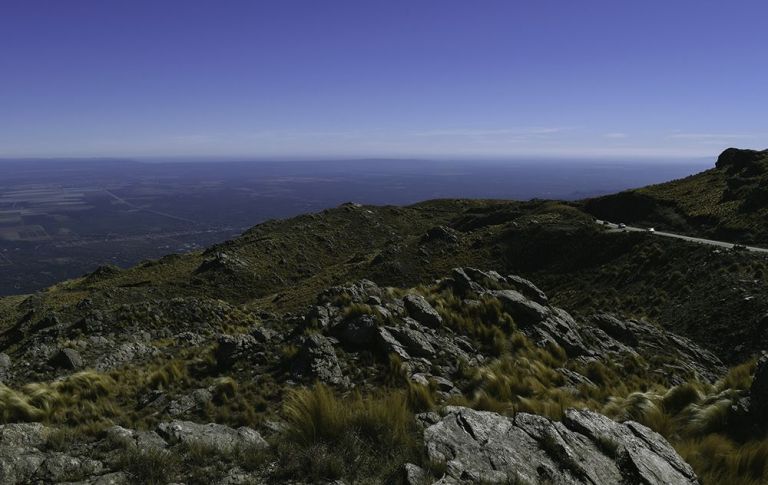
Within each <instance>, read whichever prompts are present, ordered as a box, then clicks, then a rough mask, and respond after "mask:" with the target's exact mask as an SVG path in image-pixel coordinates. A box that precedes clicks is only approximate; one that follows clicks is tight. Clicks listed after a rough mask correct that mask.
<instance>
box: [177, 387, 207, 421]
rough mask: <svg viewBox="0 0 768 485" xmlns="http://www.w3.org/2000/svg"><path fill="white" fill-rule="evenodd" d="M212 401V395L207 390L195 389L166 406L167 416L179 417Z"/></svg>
mask: <svg viewBox="0 0 768 485" xmlns="http://www.w3.org/2000/svg"><path fill="white" fill-rule="evenodd" d="M211 400H213V394H212V393H211V391H210V390H208V389H195V390H194V391H192V393H190V394H187V395H186V396H182V397H181V398H180V399H177V400H175V401H171V403H170V404H168V408H167V411H168V415H170V416H180V415H182V414H185V413H188V412H190V411H193V410H195V409H198V408H200V407H202V406H204V405H205V404H206V403H208V402H211Z"/></svg>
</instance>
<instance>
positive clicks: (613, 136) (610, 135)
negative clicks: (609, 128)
mask: <svg viewBox="0 0 768 485" xmlns="http://www.w3.org/2000/svg"><path fill="white" fill-rule="evenodd" d="M626 137H627V134H626V133H605V134H604V135H603V138H610V139H613V140H619V139H622V138H626Z"/></svg>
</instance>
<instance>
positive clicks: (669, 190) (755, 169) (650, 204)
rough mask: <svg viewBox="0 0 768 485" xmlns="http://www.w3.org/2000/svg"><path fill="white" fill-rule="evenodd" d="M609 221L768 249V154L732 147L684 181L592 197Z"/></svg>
mask: <svg viewBox="0 0 768 485" xmlns="http://www.w3.org/2000/svg"><path fill="white" fill-rule="evenodd" d="M583 207H584V209H585V210H586V211H587V212H589V213H590V214H593V215H595V216H596V217H599V218H604V219H608V220H611V221H617V222H618V221H623V222H626V223H628V224H629V223H632V224H638V225H644V226H656V227H659V228H664V229H668V230H670V231H677V232H681V233H686V234H696V235H700V236H704V237H710V238H713V239H721V240H726V241H739V242H744V243H749V244H756V245H763V246H765V245H768V226H767V225H766V224H765V221H766V220H768V150H764V151H755V150H741V149H737V148H729V149H727V150H725V151H724V152H723V153H721V154H720V156H719V157H718V159H717V163H716V164H715V167H714V168H712V169H710V170H707V171H705V172H702V173H699V174H696V175H692V176H690V177H686V178H683V179H680V180H674V181H671V182H667V183H663V184H658V185H651V186H648V187H643V188H641V189H636V190H628V191H625V192H621V193H618V194H614V195H609V196H605V197H599V198H595V199H589V200H587V201H585V202H584V204H583Z"/></svg>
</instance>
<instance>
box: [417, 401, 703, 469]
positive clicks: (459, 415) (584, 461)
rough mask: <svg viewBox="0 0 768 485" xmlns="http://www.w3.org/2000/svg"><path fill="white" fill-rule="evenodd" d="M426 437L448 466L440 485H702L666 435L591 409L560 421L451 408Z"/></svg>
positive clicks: (436, 458) (432, 456)
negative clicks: (611, 418) (465, 484)
mask: <svg viewBox="0 0 768 485" xmlns="http://www.w3.org/2000/svg"><path fill="white" fill-rule="evenodd" d="M423 434H424V444H425V449H426V454H427V457H428V459H429V460H430V461H431V462H433V463H437V464H443V465H444V466H445V469H446V474H445V476H444V477H443V478H442V479H441V480H443V481H440V482H434V483H468V482H469V483H476V482H482V483H532V484H533V483H568V484H581V483H583V484H598V483H600V484H602V483H643V484H695V483H698V481H697V478H696V475H695V474H694V472H693V470H692V469H691V467H690V466H689V465H688V464H687V463H685V461H683V460H682V458H680V456H679V455H678V454H677V452H675V450H674V449H673V448H672V447H671V446H670V445H669V443H667V442H666V440H664V438H662V437H661V436H660V435H658V434H656V433H654V432H653V431H651V430H650V429H648V428H646V427H645V426H642V425H640V424H637V423H634V422H627V423H624V424H620V423H617V422H615V421H612V420H610V419H608V418H607V417H605V416H603V415H601V414H598V413H595V412H592V411H586V410H567V411H566V417H565V419H564V420H563V422H562V423H559V422H554V421H550V420H549V419H547V418H544V417H541V416H537V415H533V414H527V413H518V414H516V415H515V416H514V417H507V416H502V415H500V414H497V413H492V412H486V411H475V410H472V409H468V408H463V407H448V408H446V414H445V415H444V416H443V417H442V419H441V420H440V421H438V422H436V423H435V424H432V425H430V426H428V427H426V429H424V432H423Z"/></svg>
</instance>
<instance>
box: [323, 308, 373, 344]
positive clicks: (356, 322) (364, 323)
mask: <svg viewBox="0 0 768 485" xmlns="http://www.w3.org/2000/svg"><path fill="white" fill-rule="evenodd" d="M376 326H377V325H376V319H375V318H374V317H373V315H367V314H364V315H360V316H358V317H355V318H352V319H348V320H344V321H342V322H339V323H338V324H337V325H335V326H334V327H333V328H331V333H332V334H333V335H334V336H335V337H336V338H338V339H339V341H340V342H341V343H342V344H344V345H345V346H347V347H350V348H353V349H360V348H370V346H371V344H372V343H373V342H374V341H375V340H376V335H377V331H376Z"/></svg>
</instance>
